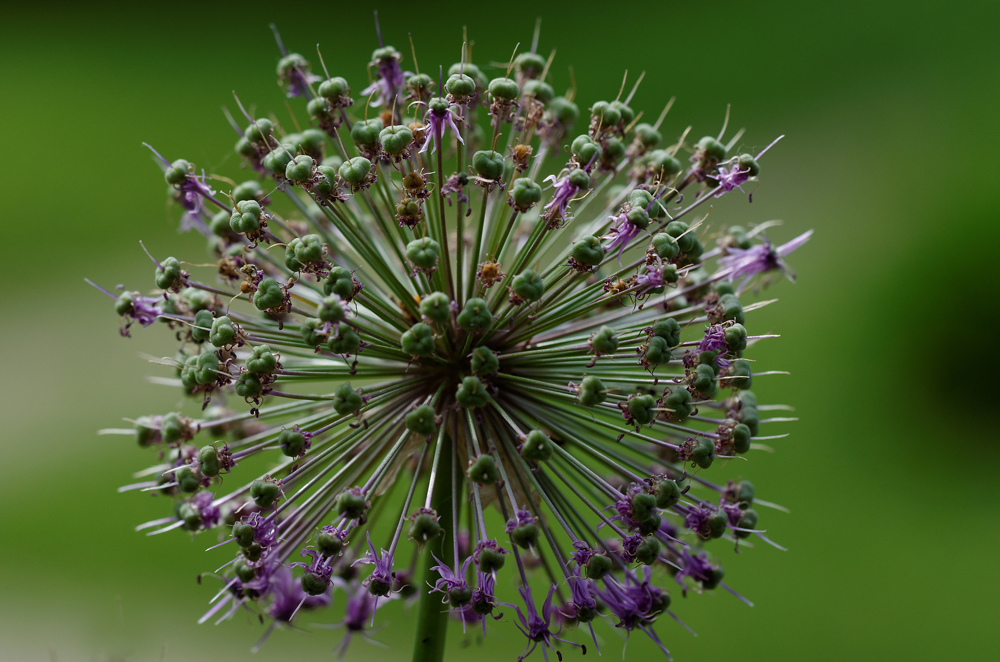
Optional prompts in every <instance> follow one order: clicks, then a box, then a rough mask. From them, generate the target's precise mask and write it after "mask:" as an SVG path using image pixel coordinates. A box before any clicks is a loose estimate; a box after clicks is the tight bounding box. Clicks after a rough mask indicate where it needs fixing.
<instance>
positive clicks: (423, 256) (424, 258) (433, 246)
mask: <svg viewBox="0 0 1000 662" xmlns="http://www.w3.org/2000/svg"><path fill="white" fill-rule="evenodd" d="M440 252H441V245H440V244H439V243H437V242H436V241H434V240H433V239H431V238H430V237H422V238H421V239H414V240H413V241H411V242H410V243H408V244H407V245H406V259H408V260H409V261H410V262H412V263H413V265H414V266H415V267H417V268H418V269H424V270H430V269H434V268H436V267H437V263H438V254H439V253H440Z"/></svg>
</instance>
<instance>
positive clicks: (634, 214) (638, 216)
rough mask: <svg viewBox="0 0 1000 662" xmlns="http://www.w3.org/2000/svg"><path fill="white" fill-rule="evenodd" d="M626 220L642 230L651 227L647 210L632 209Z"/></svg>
mask: <svg viewBox="0 0 1000 662" xmlns="http://www.w3.org/2000/svg"><path fill="white" fill-rule="evenodd" d="M625 218H626V219H628V222H629V223H631V224H632V225H634V226H635V227H637V228H639V229H640V230H644V229H646V226H647V225H649V214H647V213H646V210H645V209H642V208H641V207H637V208H634V209H630V210H629V212H628V214H626V215H625Z"/></svg>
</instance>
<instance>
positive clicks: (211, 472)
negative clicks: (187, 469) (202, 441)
mask: <svg viewBox="0 0 1000 662" xmlns="http://www.w3.org/2000/svg"><path fill="white" fill-rule="evenodd" d="M198 470H199V471H201V473H202V474H203V475H205V476H208V477H209V478H214V477H215V476H218V475H219V451H217V450H215V447H214V446H203V447H202V448H201V450H199V451H198Z"/></svg>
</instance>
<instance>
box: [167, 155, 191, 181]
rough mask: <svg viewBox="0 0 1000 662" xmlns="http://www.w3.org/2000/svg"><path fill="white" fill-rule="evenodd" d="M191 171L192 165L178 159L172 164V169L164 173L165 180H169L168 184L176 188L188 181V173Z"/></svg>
mask: <svg viewBox="0 0 1000 662" xmlns="http://www.w3.org/2000/svg"><path fill="white" fill-rule="evenodd" d="M189 170H191V164H190V163H188V162H187V161H185V160H184V159H177V160H176V161H174V162H173V163H171V164H170V167H169V168H167V169H166V171H164V173H163V178H164V179H166V180H167V183H168V184H170V185H171V186H176V185H178V184H180V183H182V182H183V181H184V180H185V179H187V176H188V171H189Z"/></svg>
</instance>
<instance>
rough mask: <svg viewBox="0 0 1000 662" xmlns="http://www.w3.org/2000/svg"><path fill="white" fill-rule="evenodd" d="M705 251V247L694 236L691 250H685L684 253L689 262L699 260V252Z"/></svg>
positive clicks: (693, 262) (692, 262)
mask: <svg viewBox="0 0 1000 662" xmlns="http://www.w3.org/2000/svg"><path fill="white" fill-rule="evenodd" d="M704 252H705V247H704V246H702V245H701V241H699V240H698V239H697V238H695V240H694V242H693V243H692V245H691V250H689V251H685V253H684V255H685V257H686V258H687V262H689V263H691V264H695V263H697V262H698V261H699V260H701V254H702V253H704Z"/></svg>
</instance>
